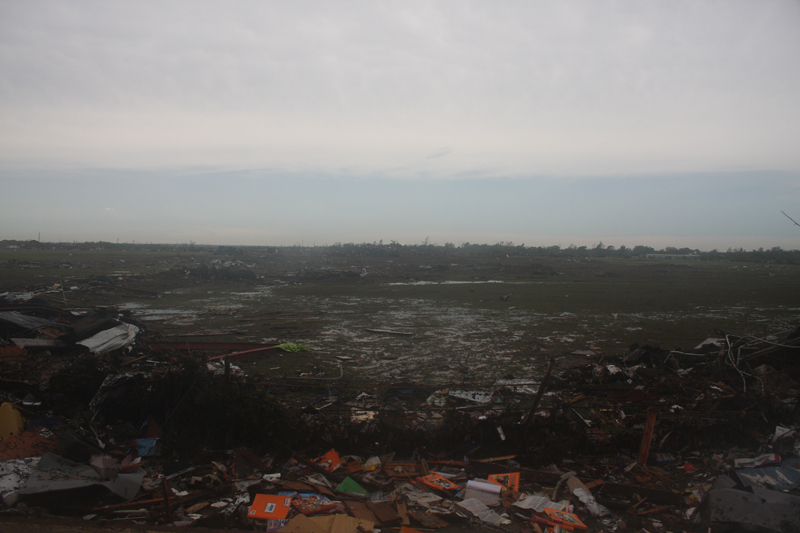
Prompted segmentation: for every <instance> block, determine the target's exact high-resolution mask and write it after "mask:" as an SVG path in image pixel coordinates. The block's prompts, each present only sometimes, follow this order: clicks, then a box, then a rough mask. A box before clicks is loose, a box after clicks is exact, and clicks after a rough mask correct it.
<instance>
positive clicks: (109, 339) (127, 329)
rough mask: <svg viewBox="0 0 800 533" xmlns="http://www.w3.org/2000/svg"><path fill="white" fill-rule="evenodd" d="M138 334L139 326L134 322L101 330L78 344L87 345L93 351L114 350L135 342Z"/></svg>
mask: <svg viewBox="0 0 800 533" xmlns="http://www.w3.org/2000/svg"><path fill="white" fill-rule="evenodd" d="M138 334H139V328H137V327H136V326H134V325H133V324H120V325H119V326H116V327H113V328H111V329H107V330H105V331H101V332H100V333H98V334H97V335H94V336H92V337H89V338H88V339H83V340H82V341H80V342H78V343H77V344H80V345H82V346H86V347H87V348H89V350H91V351H92V352H93V353H105V352H113V351H114V350H118V349H120V348H125V347H126V346H130V345H131V344H133V341H134V340H136V335H138Z"/></svg>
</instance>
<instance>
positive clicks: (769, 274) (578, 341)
mask: <svg viewBox="0 0 800 533" xmlns="http://www.w3.org/2000/svg"><path fill="white" fill-rule="evenodd" d="M723 255H724V254H723ZM798 274H800V267H798V266H796V265H791V264H790V265H786V264H782V265H781V264H773V263H757V262H752V263H737V262H733V261H726V260H715V261H709V260H697V259H694V260H691V259H678V260H665V259H645V258H627V259H622V258H592V257H588V256H587V257H580V256H578V257H575V256H563V255H558V254H554V255H551V256H536V255H531V254H530V253H526V252H525V251H524V250H522V251H520V249H519V248H518V247H506V248H502V247H497V249H496V250H493V251H492V250H490V251H489V252H486V251H483V252H482V253H479V254H478V253H469V252H468V251H465V250H463V249H461V248H444V247H433V246H429V247H423V246H420V247H408V246H372V247H349V248H348V247H346V246H345V247H341V246H340V247H328V248H322V247H317V248H301V247H286V248H267V247H246V248H224V247H220V248H213V247H208V248H199V247H198V248H196V249H193V248H192V247H185V246H184V247H177V248H176V249H174V250H169V249H166V250H165V249H163V248H162V249H156V250H153V249H152V248H150V247H147V246H146V245H142V246H139V247H137V246H127V247H125V248H122V247H120V246H108V245H107V246H102V245H94V246H89V245H83V246H78V245H76V246H75V247H72V248H70V247H67V246H64V245H60V246H51V247H50V248H49V249H48V247H47V246H44V245H42V246H40V247H38V248H36V249H24V248H4V249H2V250H0V278H1V279H2V280H3V281H2V282H0V293H2V292H5V291H8V293H9V295H11V296H18V295H20V294H22V295H24V294H25V293H26V292H28V293H30V294H31V295H32V294H36V295H37V296H38V297H40V298H42V299H44V300H45V301H49V302H50V303H52V304H53V305H58V306H59V307H68V308H72V309H76V310H81V309H89V308H95V307H98V306H110V307H113V308H116V309H119V310H121V311H123V312H127V313H130V315H131V316H132V317H133V318H134V319H136V320H137V321H138V322H139V323H140V324H142V325H143V326H145V328H146V338H147V339H150V340H173V341H174V340H178V341H212V340H213V341H217V342H223V341H238V342H242V341H245V342H265V341H266V342H272V341H279V342H295V343H302V344H304V345H306V346H307V347H308V348H309V351H306V352H301V353H298V354H285V353H284V354H280V355H278V354H275V355H271V356H268V357H262V358H259V359H258V360H256V361H251V362H247V363H244V366H246V369H247V371H248V372H258V373H263V374H266V375H268V376H275V377H299V376H304V377H316V378H320V379H330V378H339V377H340V376H341V377H342V378H341V379H342V380H345V381H347V380H353V381H356V382H359V383H367V382H378V383H385V382H398V381H408V382H415V383H427V384H447V383H475V384H491V383H492V382H494V381H495V380H496V379H499V378H510V377H515V378H525V377H536V376H541V374H542V373H543V370H544V368H545V366H546V364H547V360H548V359H549V358H550V357H555V358H556V360H557V363H558V366H557V368H558V369H562V368H564V367H566V366H570V365H574V364H580V363H582V362H584V361H586V359H587V357H592V358H594V359H597V358H598V357H600V358H601V357H602V356H604V355H610V356H618V355H622V354H624V353H625V352H627V351H628V348H629V346H630V345H632V344H634V343H638V344H640V345H644V344H649V345H652V346H659V347H661V348H664V349H677V350H681V349H689V348H692V347H694V346H695V345H696V344H698V343H699V342H701V341H702V340H703V339H705V338H706V337H710V336H715V335H716V334H717V333H715V330H724V331H727V332H733V333H736V334H740V335H754V336H764V335H767V334H768V333H769V332H772V331H776V330H780V329H785V328H787V327H790V326H792V325H797V324H798V316H800V313H799V312H800V303H799V302H798V300H797V297H796V296H797V294H800V275H798ZM375 330H382V331H375ZM591 354H597V355H591Z"/></svg>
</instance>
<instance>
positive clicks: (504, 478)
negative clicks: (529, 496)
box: [489, 472, 519, 490]
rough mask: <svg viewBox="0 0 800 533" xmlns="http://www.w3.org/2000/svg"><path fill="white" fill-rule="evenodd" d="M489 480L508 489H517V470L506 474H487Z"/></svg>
mask: <svg viewBox="0 0 800 533" xmlns="http://www.w3.org/2000/svg"><path fill="white" fill-rule="evenodd" d="M489 481H491V482H492V483H495V484H497V485H500V486H501V487H505V488H507V489H508V490H519V472H510V473H508V474H489Z"/></svg>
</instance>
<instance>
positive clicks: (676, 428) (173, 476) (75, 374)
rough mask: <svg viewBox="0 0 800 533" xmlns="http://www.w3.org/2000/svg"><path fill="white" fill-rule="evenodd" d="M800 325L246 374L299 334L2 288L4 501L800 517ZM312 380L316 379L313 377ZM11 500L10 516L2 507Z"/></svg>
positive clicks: (247, 515) (273, 510)
mask: <svg viewBox="0 0 800 533" xmlns="http://www.w3.org/2000/svg"><path fill="white" fill-rule="evenodd" d="M798 346H800V328H796V329H787V330H786V331H782V332H776V333H775V334H774V335H772V336H769V337H765V338H753V337H748V336H737V335H733V334H730V333H727V332H718V336H717V337H715V338H711V339H707V340H706V341H704V342H702V343H700V345H698V346H697V347H696V348H695V349H694V350H691V351H685V352H676V351H665V350H661V349H660V348H658V347H655V346H641V347H640V346H632V347H631V348H630V350H629V351H628V353H626V354H625V355H622V356H619V357H616V358H611V357H604V356H602V355H600V354H596V353H583V354H580V356H581V357H585V358H586V362H585V364H583V365H581V366H577V367H572V368H570V369H566V370H563V371H561V372H552V369H554V368H555V365H554V364H553V362H552V361H551V365H550V368H548V371H547V373H546V374H545V375H544V376H542V377H541V379H536V380H532V379H520V378H515V377H514V376H507V378H506V379H503V380H498V381H495V382H492V383H470V384H465V383H458V384H443V385H442V386H440V387H435V388H430V387H420V386H418V385H415V384H411V383H404V384H398V383H388V384H387V383H382V384H381V383H376V384H366V383H359V382H353V381H347V380H346V379H341V378H333V379H331V380H329V381H325V382H320V381H314V379H315V378H314V377H307V378H304V377H302V376H300V377H298V376H293V377H291V378H290V377H284V378H283V379H277V378H274V377H265V376H261V375H247V374H246V372H244V371H243V370H242V369H241V368H239V367H237V366H236V365H235V364H234V363H236V362H237V361H239V360H242V359H245V358H249V357H259V356H260V355H261V354H265V353H270V352H271V351H274V350H285V351H297V350H302V349H304V347H303V346H302V345H297V344H291V343H286V344H282V345H277V344H270V345H250V344H233V343H224V344H223V343H216V344H215V343H202V344H201V343H181V344H180V345H171V344H169V343H166V342H158V341H157V340H156V339H150V338H148V337H147V335H146V331H145V330H144V328H143V327H142V325H141V324H137V323H136V322H135V321H133V320H131V318H130V316H126V315H125V314H119V313H117V312H115V311H113V310H109V309H107V310H94V311H90V312H85V313H82V314H75V313H73V312H69V311H66V310H63V309H58V308H53V307H49V306H47V305H42V304H41V303H40V302H37V301H35V300H29V301H27V302H25V303H24V304H23V305H11V304H8V305H5V306H2V307H0V362H1V363H0V364H2V367H0V395H2V402H3V403H2V406H0V497H1V498H2V500H3V506H4V509H3V510H2V511H0V517H3V516H4V517H6V518H8V519H11V517H20V516H24V517H28V516H52V515H56V516H64V515H72V516H80V517H83V519H84V520H91V521H112V520H113V521H116V520H131V521H135V522H143V523H161V524H173V525H183V526H199V527H219V528H242V529H251V530H252V529H256V530H264V531H284V532H313V533H319V532H328V531H331V532H336V533H338V532H347V531H352V532H354V533H355V532H361V533H364V532H365V531H376V530H378V529H382V530H383V529H401V530H402V531H405V532H409V531H413V530H415V529H416V530H431V529H442V530H445V531H448V530H449V531H455V530H459V529H461V530H465V529H469V530H476V529H477V530H487V531H522V530H525V531H537V532H539V531H544V530H545V529H550V530H552V531H557V530H559V529H566V530H575V529H589V530H597V531H609V532H612V531H618V530H619V531H625V530H647V531H650V532H656V531H688V530H696V531H700V530H703V531H706V530H708V528H709V527H712V526H714V527H716V526H735V527H739V528H742V529H749V530H764V531H798V526H797V524H800V496H798V487H800V455H799V454H800V431H797V429H796V428H797V425H798V418H799V415H800V403H799V402H798V394H799V392H798V391H800V386H799V385H798V383H797V381H796V380H797V379H798V373H799V372H798V370H799V369H800V365H798V360H797V356H798ZM317 379H319V378H317ZM0 520H2V518H0Z"/></svg>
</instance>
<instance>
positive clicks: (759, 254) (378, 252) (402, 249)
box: [0, 238, 800, 264]
mask: <svg viewBox="0 0 800 533" xmlns="http://www.w3.org/2000/svg"><path fill="white" fill-rule="evenodd" d="M0 248H17V249H29V250H31V249H38V250H96V251H100V250H111V251H118V252H121V251H150V252H177V253H185V252H190V253H206V254H211V255H217V256H244V255H248V254H256V255H263V254H280V253H295V252H302V251H314V252H316V253H323V254H328V255H334V256H338V255H342V256H347V255H359V256H363V257H370V256H371V257H381V256H395V257H399V256H404V255H422V256H434V255H440V256H441V255H446V256H453V257H457V256H475V257H481V256H484V257H495V258H496V257H562V258H571V259H576V260H578V259H600V258H621V259H636V258H639V259H647V258H648V256H650V258H655V259H659V258H660V257H664V258H667V257H669V258H677V259H680V258H681V256H685V257H687V258H692V259H695V260H701V261H737V262H758V263H776V264H800V250H784V249H782V248H781V247H779V246H775V247H773V248H770V249H764V248H759V249H758V250H750V251H747V250H745V249H744V248H728V249H727V250H726V251H724V252H721V251H718V250H711V251H707V252H704V251H700V250H697V249H691V248H675V247H671V246H668V247H666V248H662V249H656V248H653V247H651V246H642V245H637V246H634V247H632V248H629V247H627V246H619V247H616V246H606V245H604V244H603V243H602V242H600V243H598V244H596V245H594V246H575V245H574V244H570V245H569V246H567V247H566V248H562V247H561V246H558V245H553V246H526V245H525V244H514V243H513V242H511V241H508V242H503V241H501V242H497V243H495V244H474V243H469V242H464V243H461V244H458V245H456V244H454V243H451V242H448V243H445V244H443V245H438V244H432V243H431V242H430V240H429V239H427V238H426V239H425V240H423V241H422V242H421V243H419V244H400V243H399V242H397V241H390V242H388V243H384V241H383V240H381V241H376V242H372V243H368V242H364V243H358V244H357V243H341V242H337V243H335V244H332V245H329V246H302V245H299V244H296V245H294V246H220V245H203V244H196V243H194V242H189V243H184V244H153V243H112V242H83V243H78V242H71V243H63V242H62V243H48V242H39V241H34V240H31V241H14V240H4V241H0Z"/></svg>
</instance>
